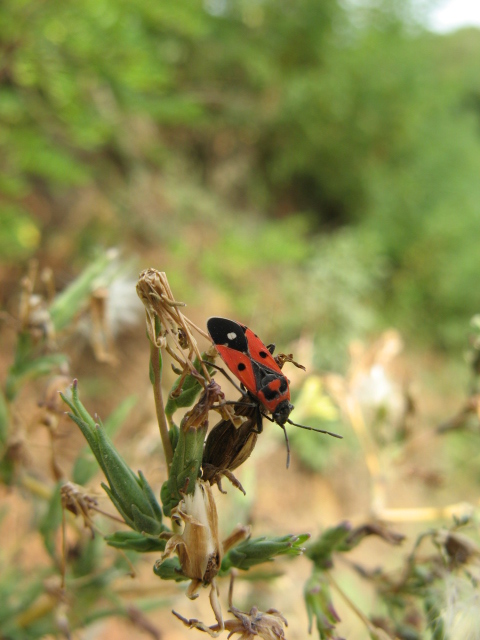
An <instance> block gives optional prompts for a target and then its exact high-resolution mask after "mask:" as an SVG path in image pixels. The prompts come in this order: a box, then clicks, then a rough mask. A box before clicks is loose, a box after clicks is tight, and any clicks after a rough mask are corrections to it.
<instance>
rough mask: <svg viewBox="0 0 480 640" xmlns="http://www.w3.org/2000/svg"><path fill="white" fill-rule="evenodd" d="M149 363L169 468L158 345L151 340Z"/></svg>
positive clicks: (168, 441)
mask: <svg viewBox="0 0 480 640" xmlns="http://www.w3.org/2000/svg"><path fill="white" fill-rule="evenodd" d="M150 364H151V367H152V369H151V370H152V372H153V397H154V398H155V410H156V413H157V421H158V428H159V429H160V437H161V438H162V445H163V451H164V453H165V460H166V462H167V467H168V468H170V465H171V464H172V460H173V448H172V443H171V442H170V438H169V435H168V424H167V419H166V417H165V406H164V404H163V395H162V385H161V371H160V347H158V346H157V345H155V344H154V343H153V342H152V341H150Z"/></svg>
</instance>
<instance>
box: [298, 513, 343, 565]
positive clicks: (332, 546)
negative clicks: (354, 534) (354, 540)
mask: <svg viewBox="0 0 480 640" xmlns="http://www.w3.org/2000/svg"><path fill="white" fill-rule="evenodd" d="M351 530H352V527H351V525H350V524H349V523H348V522H342V523H341V524H339V525H337V526H336V527H331V528H330V529H327V530H326V531H324V532H323V533H322V534H321V535H320V536H319V538H317V540H315V542H313V543H312V544H310V545H309V546H308V548H307V551H306V555H307V556H308V557H309V558H310V559H311V560H313V562H314V564H315V565H316V566H317V567H318V568H319V569H327V568H329V567H331V566H332V564H333V561H332V555H333V553H334V552H335V551H338V550H341V549H342V547H344V544H345V540H346V539H347V537H348V536H349V535H350V533H351Z"/></svg>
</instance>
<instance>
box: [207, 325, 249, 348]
mask: <svg viewBox="0 0 480 640" xmlns="http://www.w3.org/2000/svg"><path fill="white" fill-rule="evenodd" d="M207 329H208V333H209V334H210V337H211V338H212V340H213V341H214V343H215V344H218V345H220V346H227V347H230V349H235V351H241V352H242V353H248V342H247V338H246V336H245V329H244V328H243V326H242V325H241V324H239V323H238V322H235V321H234V320H229V319H228V318H209V319H208V320H207Z"/></svg>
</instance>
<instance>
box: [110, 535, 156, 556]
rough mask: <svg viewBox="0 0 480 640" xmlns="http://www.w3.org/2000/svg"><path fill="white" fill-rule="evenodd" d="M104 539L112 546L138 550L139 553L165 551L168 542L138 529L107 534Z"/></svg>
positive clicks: (126, 549) (125, 549)
mask: <svg viewBox="0 0 480 640" xmlns="http://www.w3.org/2000/svg"><path fill="white" fill-rule="evenodd" d="M104 539H105V540H106V542H107V544H109V545H110V546H111V547H115V548H116V549H123V550H124V551H137V552H138V553H147V552H149V551H164V550H165V544H166V541H165V540H161V539H160V538H158V537H154V536H148V535H145V534H143V533H139V532H137V531H116V532H115V533H114V534H112V535H109V536H105V538H104Z"/></svg>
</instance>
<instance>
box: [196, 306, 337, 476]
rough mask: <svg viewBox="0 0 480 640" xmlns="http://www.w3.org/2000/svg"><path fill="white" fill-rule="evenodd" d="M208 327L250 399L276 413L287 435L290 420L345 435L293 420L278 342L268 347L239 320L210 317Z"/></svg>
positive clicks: (275, 415)
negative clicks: (278, 359)
mask: <svg viewBox="0 0 480 640" xmlns="http://www.w3.org/2000/svg"><path fill="white" fill-rule="evenodd" d="M207 328H208V332H209V334H210V337H211V338H212V340H213V342H214V344H215V348H216V349H217V351H218V353H219V354H220V356H221V358H222V360H223V361H224V362H225V364H226V365H227V367H228V368H229V369H230V371H231V372H232V373H233V374H234V375H235V376H236V377H237V378H238V379H239V380H240V382H241V383H242V385H243V386H244V387H245V389H246V390H247V392H248V396H249V398H250V400H253V401H255V402H258V403H259V404H260V405H261V406H262V407H263V408H264V409H266V410H267V411H269V412H270V413H271V414H272V418H271V420H272V421H273V422H276V423H277V424H278V425H280V426H281V427H282V429H283V430H284V432H285V438H286V437H287V433H286V431H285V423H286V422H288V423H289V424H292V425H294V426H296V427H300V428H302V429H309V430H311V431H318V432H320V433H326V434H328V435H330V436H333V437H335V438H341V437H342V436H339V435H338V434H336V433H331V432H330V431H324V430H323V429H314V428H313V427H307V426H305V425H302V424H296V423H295V422H292V421H291V420H290V418H289V416H290V413H291V412H292V409H293V405H292V404H291V403H290V388H289V386H288V379H287V378H286V377H285V375H284V374H283V373H282V370H281V369H280V367H279V366H278V364H277V362H276V361H275V358H274V357H273V351H274V348H275V347H274V345H269V346H268V347H266V346H265V345H264V344H263V342H262V341H261V340H260V338H259V337H258V336H257V335H256V334H255V333H253V331H252V330H251V329H249V328H248V327H246V326H245V325H243V324H240V323H239V322H235V320H228V319H227V318H215V317H214V318H210V319H209V320H208V321H207ZM258 414H259V424H258V427H257V429H258V432H261V430H262V420H261V416H262V415H263V416H264V417H268V416H265V414H264V413H261V412H258ZM287 449H288V439H287ZM287 466H288V465H287Z"/></svg>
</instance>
